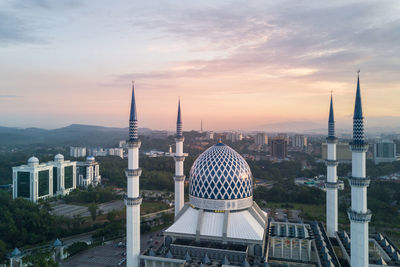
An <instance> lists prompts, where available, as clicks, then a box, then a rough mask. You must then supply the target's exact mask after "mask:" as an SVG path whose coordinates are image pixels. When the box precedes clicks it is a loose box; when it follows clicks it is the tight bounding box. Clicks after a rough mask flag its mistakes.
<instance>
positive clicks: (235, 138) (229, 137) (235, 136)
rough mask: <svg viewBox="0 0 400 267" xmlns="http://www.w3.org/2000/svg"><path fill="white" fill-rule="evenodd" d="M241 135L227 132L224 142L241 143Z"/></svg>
mask: <svg viewBox="0 0 400 267" xmlns="http://www.w3.org/2000/svg"><path fill="white" fill-rule="evenodd" d="M242 139H243V135H242V134H241V133H239V132H229V133H227V134H226V140H228V141H230V142H232V143H235V142H238V141H242Z"/></svg>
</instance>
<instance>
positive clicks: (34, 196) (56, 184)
mask: <svg viewBox="0 0 400 267" xmlns="http://www.w3.org/2000/svg"><path fill="white" fill-rule="evenodd" d="M12 170H13V198H17V197H23V198H26V199H28V200H30V201H33V202H37V201H38V200H39V199H42V198H47V197H53V196H56V195H66V194H68V193H69V192H70V191H71V190H73V189H75V188H76V182H75V180H76V162H74V161H69V160H64V156H63V155H61V154H57V155H56V156H55V157H54V161H49V162H46V163H41V164H40V163H39V159H38V158H36V157H31V158H29V159H28V164H27V165H21V166H17V167H13V168H12Z"/></svg>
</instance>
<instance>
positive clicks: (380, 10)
mask: <svg viewBox="0 0 400 267" xmlns="http://www.w3.org/2000/svg"><path fill="white" fill-rule="evenodd" d="M399 44H400V5H399V2H398V0H393V1H389V0H385V1H365V0H362V1H351V0H345V1H303V0H298V1H253V0H248V1H241V0H238V1H215V0H214V1H180V0H174V1H151V0H150V1H127V0H126V1H122V0H116V1H105V0H96V1H94V0H92V1H87V0H69V1H66V0H58V1H52V0H21V1H11V0H3V1H1V2H0V126H11V127H42V128H58V127H63V126H66V125H69V124H73V123H79V124H91V125H103V126H115V127H126V126H128V119H129V105H130V103H129V102H130V94H131V81H132V80H134V81H135V92H136V102H137V103H136V104H137V110H138V118H139V127H148V128H152V129H168V130H172V129H173V128H174V127H175V122H176V112H177V102H178V99H179V97H180V99H181V104H182V116H183V122H184V128H185V129H186V130H189V129H199V128H200V121H201V120H203V126H204V129H205V130H207V129H212V130H230V129H238V130H251V129H259V128H260V127H261V128H262V127H264V126H265V125H274V124H275V125H276V124H279V123H289V124H290V123H295V122H305V123H322V122H324V123H325V121H326V120H327V118H328V111H329V97H330V93H331V91H333V97H334V105H335V119H336V121H337V122H338V124H339V125H340V124H343V125H345V124H346V125H347V124H350V123H351V119H352V113H353V110H354V97H355V89H356V79H357V70H358V69H360V70H361V72H360V80H361V90H362V91H361V94H362V98H363V110H364V116H365V117H366V120H367V126H368V119H371V121H378V122H380V123H382V124H385V127H386V126H391V125H392V124H393V123H396V122H400V119H399V118H400V105H399V98H400V45H399ZM265 127H267V126H265ZM267 130H273V129H267Z"/></svg>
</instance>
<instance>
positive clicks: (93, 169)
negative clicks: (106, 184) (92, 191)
mask: <svg viewBox="0 0 400 267" xmlns="http://www.w3.org/2000/svg"><path fill="white" fill-rule="evenodd" d="M76 172H77V175H76V176H77V181H76V184H77V186H81V187H88V186H89V185H92V186H97V185H99V184H101V176H100V164H99V163H98V162H97V161H96V160H95V157H93V156H88V157H87V158H86V161H78V162H77V163H76Z"/></svg>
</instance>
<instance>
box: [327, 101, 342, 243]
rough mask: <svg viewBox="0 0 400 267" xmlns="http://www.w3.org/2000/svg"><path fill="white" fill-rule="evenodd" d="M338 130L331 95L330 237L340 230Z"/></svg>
mask: <svg viewBox="0 0 400 267" xmlns="http://www.w3.org/2000/svg"><path fill="white" fill-rule="evenodd" d="M336 143H337V138H336V131H335V118H334V114H333V103H332V95H331V104H330V109H329V121H328V137H327V138H326V145H327V146H328V151H327V154H328V155H327V159H326V161H325V163H326V169H327V170H326V173H327V175H326V177H327V178H326V183H325V185H326V231H327V234H328V236H329V237H331V238H333V237H335V233H336V232H337V231H338V187H339V183H338V181H337V165H338V161H337V160H336Z"/></svg>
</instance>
